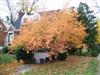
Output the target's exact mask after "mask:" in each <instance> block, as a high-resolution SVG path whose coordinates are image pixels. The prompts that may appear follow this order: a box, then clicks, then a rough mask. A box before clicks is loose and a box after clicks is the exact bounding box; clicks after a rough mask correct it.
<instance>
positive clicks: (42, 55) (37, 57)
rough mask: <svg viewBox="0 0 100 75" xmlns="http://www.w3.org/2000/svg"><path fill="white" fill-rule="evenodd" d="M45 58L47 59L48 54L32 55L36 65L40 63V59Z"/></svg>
mask: <svg viewBox="0 0 100 75" xmlns="http://www.w3.org/2000/svg"><path fill="white" fill-rule="evenodd" d="M46 57H49V54H48V53H34V57H33V58H35V60H36V63H40V59H41V58H43V59H44V60H45V58H46Z"/></svg>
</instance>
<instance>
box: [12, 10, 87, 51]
mask: <svg viewBox="0 0 100 75" xmlns="http://www.w3.org/2000/svg"><path fill="white" fill-rule="evenodd" d="M76 16H77V15H76V13H75V12H70V14H69V12H67V11H66V10H65V11H59V12H54V13H51V14H49V15H48V14H44V15H42V16H41V19H40V21H38V22H31V23H27V24H26V25H24V26H23V27H22V28H21V32H20V35H19V36H17V37H16V38H15V40H14V41H13V42H12V44H11V47H12V48H15V47H17V46H19V45H24V50H26V51H27V52H29V51H31V50H34V51H37V50H38V49H40V48H47V49H50V50H51V51H60V50H65V49H67V48H69V47H70V45H72V46H74V47H76V48H80V47H81V46H82V45H83V40H84V38H85V36H86V32H85V28H84V27H83V25H81V23H79V22H78V21H77V19H76V18H75V17H76Z"/></svg>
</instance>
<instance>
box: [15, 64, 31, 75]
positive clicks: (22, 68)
mask: <svg viewBox="0 0 100 75" xmlns="http://www.w3.org/2000/svg"><path fill="white" fill-rule="evenodd" d="M32 69H33V65H28V64H27V65H21V66H19V67H18V68H17V69H16V70H15V72H14V75H19V74H21V73H22V74H23V73H25V72H27V71H31V70H32Z"/></svg>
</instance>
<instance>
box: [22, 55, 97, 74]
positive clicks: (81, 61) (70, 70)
mask: <svg viewBox="0 0 100 75" xmlns="http://www.w3.org/2000/svg"><path fill="white" fill-rule="evenodd" d="M97 65H98V62H97V60H96V58H92V57H83V56H69V57H68V58H67V59H66V61H56V62H51V63H46V64H42V65H33V70H32V71H30V72H26V73H24V74H21V75H96V73H97V70H96V69H97Z"/></svg>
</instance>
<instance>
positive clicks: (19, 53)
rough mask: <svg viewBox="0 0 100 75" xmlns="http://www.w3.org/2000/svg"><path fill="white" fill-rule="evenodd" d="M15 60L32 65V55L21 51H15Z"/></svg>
mask: <svg viewBox="0 0 100 75" xmlns="http://www.w3.org/2000/svg"><path fill="white" fill-rule="evenodd" d="M15 55H16V58H17V60H18V61H19V60H20V59H23V61H24V63H32V58H33V53H32V52H30V53H26V51H24V50H23V49H20V50H18V51H16V53H15Z"/></svg>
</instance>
